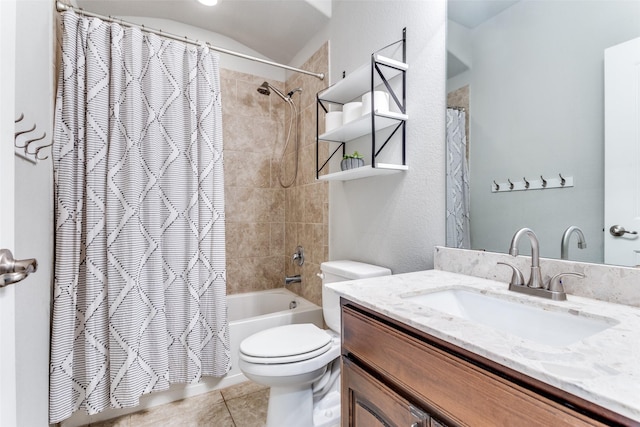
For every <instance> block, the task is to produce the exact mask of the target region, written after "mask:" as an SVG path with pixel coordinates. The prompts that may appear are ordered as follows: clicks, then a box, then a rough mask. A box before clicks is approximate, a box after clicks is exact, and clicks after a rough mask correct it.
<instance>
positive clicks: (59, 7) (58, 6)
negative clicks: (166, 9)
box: [56, 1, 324, 80]
mask: <svg viewBox="0 0 640 427" xmlns="http://www.w3.org/2000/svg"><path fill="white" fill-rule="evenodd" d="M56 10H57V11H58V12H65V11H67V10H73V11H74V12H76V13H78V14H80V15H84V16H89V17H91V18H99V19H102V20H103V21H106V22H115V23H117V24H120V25H124V26H126V27H133V28H137V29H139V30H141V31H145V32H147V33H151V34H155V35H157V36H160V37H165V38H168V39H172V40H177V41H181V42H184V43H188V44H193V45H196V46H201V45H202V44H203V43H204V44H206V45H207V47H209V49H211V50H215V51H216V52H220V53H226V54H227V55H232V56H237V57H239V58H243V59H248V60H249V61H255V62H260V63H262V64H266V65H271V66H273V67H279V68H284V69H285V70H289V71H294V72H296V73H302V74H307V75H309V76H313V77H316V78H318V79H320V80H324V73H314V72H313V71H307V70H302V69H300V68H295V67H290V66H288V65H284V64H279V63H277V62H273V61H268V60H266V59H262V58H257V57H255V56H250V55H246V54H244V53H240V52H235V51H233V50H229V49H225V48H222V47H218V46H213V45H212V44H210V43H209V42H200V41H198V40H192V39H190V38H188V37H186V36H185V37H180V36H177V35H175V34H171V33H167V32H165V31H162V30H156V29H153V28H149V27H146V26H144V25H138V24H134V23H132V22H127V21H124V20H122V19H119V18H114V17H112V16H104V15H99V14H97V13H93V12H88V11H86V10H84V9H82V8H79V7H74V6H71V5H68V4H64V3H62V2H60V1H56Z"/></svg>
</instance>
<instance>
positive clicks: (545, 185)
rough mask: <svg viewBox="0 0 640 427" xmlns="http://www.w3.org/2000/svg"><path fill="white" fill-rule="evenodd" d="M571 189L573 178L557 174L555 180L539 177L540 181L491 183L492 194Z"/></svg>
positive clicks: (494, 181) (523, 180)
mask: <svg viewBox="0 0 640 427" xmlns="http://www.w3.org/2000/svg"><path fill="white" fill-rule="evenodd" d="M568 187H573V177H572V176H563V175H562V174H561V173H559V174H558V177H557V178H545V177H544V176H543V175H540V179H527V178H526V177H523V178H522V180H521V181H511V179H510V178H507V180H506V182H504V181H503V182H500V181H496V180H495V179H494V180H493V182H492V183H491V192H492V193H505V192H506V193H508V192H510V191H530V190H548V189H550V188H568Z"/></svg>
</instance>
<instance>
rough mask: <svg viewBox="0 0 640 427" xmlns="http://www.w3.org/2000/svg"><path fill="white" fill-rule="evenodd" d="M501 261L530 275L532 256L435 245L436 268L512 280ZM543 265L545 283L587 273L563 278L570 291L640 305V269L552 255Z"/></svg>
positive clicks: (526, 276)
mask: <svg viewBox="0 0 640 427" xmlns="http://www.w3.org/2000/svg"><path fill="white" fill-rule="evenodd" d="M508 245H509V242H505V251H506V250H507V248H508ZM498 261H501V262H508V263H511V264H513V265H515V266H516V267H518V268H519V269H520V271H522V274H524V277H525V279H527V278H528V277H529V268H530V267H531V257H528V256H518V257H512V256H511V255H509V254H501V253H496V252H486V251H476V250H468V249H455V248H446V247H441V246H436V248H435V257H434V268H435V269H436V270H443V271H450V272H453V273H460V274H466V275H468V276H475V277H481V278H484V279H490V280H497V281H499V282H504V283H508V282H509V281H510V280H511V269H510V268H508V267H506V266H502V265H497V263H498ZM540 268H541V270H542V279H543V281H544V283H547V282H548V281H549V279H550V278H551V277H553V276H554V275H556V274H558V273H567V272H574V273H582V274H584V275H585V277H584V278H583V279H578V278H575V277H565V278H563V279H562V282H563V283H564V287H565V292H566V293H567V294H571V295H576V296H581V297H586V298H593V299H597V300H601V301H607V302H613V303H616V304H625V305H631V306H634V307H640V286H639V284H640V268H634V267H620V266H611V265H602V264H591V263H586V262H575V261H566V260H559V259H551V258H540Z"/></svg>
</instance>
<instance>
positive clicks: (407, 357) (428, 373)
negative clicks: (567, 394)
mask: <svg viewBox="0 0 640 427" xmlns="http://www.w3.org/2000/svg"><path fill="white" fill-rule="evenodd" d="M342 322H343V326H342V328H343V331H342V340H343V344H342V345H343V354H345V355H348V356H349V357H350V358H353V359H355V360H357V361H358V362H359V363H362V364H364V365H365V366H367V367H368V368H369V369H371V370H373V371H376V372H378V373H379V374H381V375H382V377H383V378H385V379H386V380H388V381H389V382H391V383H393V384H395V385H396V386H399V387H400V388H402V389H404V390H406V391H407V393H408V394H409V395H412V396H416V397H417V398H418V399H420V400H419V401H421V402H424V404H425V406H427V407H430V408H433V410H434V411H435V412H438V413H440V414H442V415H444V416H445V417H446V418H448V419H449V420H450V421H452V422H455V423H457V424H460V425H473V426H496V425H503V426H525V425H526V426H531V425H542V426H551V425H553V426H601V425H605V424H601V423H599V422H597V421H595V420H592V419H590V418H588V417H586V416H585V415H583V414H580V413H577V412H575V411H572V410H571V409H569V408H566V407H564V406H562V405H561V404H559V403H557V402H554V401H552V400H550V399H547V398H545V397H544V396H541V395H539V394H537V393H535V392H533V391H531V390H528V389H526V388H523V387H521V386H519V385H517V384H514V383H512V382H510V381H509V380H507V379H505V378H501V377H499V376H497V375H495V374H493V373H491V372H489V371H486V370H484V369H482V368H480V367H478V366H475V365H473V364H471V363H469V362H467V361H465V360H463V359H460V358H458V357H456V356H455V355H453V354H450V353H448V352H445V351H443V350H441V349H439V348H436V347H434V346H431V345H430V344H428V343H427V342H425V341H423V340H420V339H418V338H416V337H413V336H411V335H409V334H407V333H405V332H403V331H401V330H399V329H397V328H395V327H392V326H390V325H387V324H385V323H383V322H380V321H378V320H376V319H374V318H372V317H369V316H366V315H364V314H363V313H360V312H359V311H355V310H353V309H352V308H350V307H349V306H347V305H345V306H343V312H342Z"/></svg>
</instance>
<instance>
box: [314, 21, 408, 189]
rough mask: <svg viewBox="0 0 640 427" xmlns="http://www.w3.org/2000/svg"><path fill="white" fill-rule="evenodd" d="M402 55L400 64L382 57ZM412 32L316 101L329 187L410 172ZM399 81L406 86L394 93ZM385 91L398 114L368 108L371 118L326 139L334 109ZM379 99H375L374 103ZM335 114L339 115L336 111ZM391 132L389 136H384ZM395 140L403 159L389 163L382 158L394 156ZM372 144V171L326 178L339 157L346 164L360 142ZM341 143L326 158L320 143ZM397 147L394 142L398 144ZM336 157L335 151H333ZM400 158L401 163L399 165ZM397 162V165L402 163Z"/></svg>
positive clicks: (320, 163)
mask: <svg viewBox="0 0 640 427" xmlns="http://www.w3.org/2000/svg"><path fill="white" fill-rule="evenodd" d="M398 46H399V49H400V51H401V53H402V60H396V59H393V58H389V57H386V56H383V55H381V53H380V52H381V51H385V50H392V49H393V48H394V47H398ZM407 69H408V65H407V63H406V28H405V29H403V31H402V39H401V40H399V41H397V42H395V43H392V44H390V45H388V46H386V47H384V48H382V49H381V50H380V51H377V52H374V53H372V54H371V61H370V62H369V63H367V64H364V65H362V66H361V67H360V68H358V69H356V70H354V71H353V72H352V73H350V74H349V75H347V76H346V77H344V78H343V79H342V80H340V81H338V82H337V83H335V84H334V85H332V86H330V87H328V88H326V89H324V90H322V91H320V92H318V94H317V95H316V179H318V180H324V181H335V180H337V181H349V180H353V179H359V178H366V177H370V176H379V175H388V174H393V173H398V172H402V171H406V170H408V167H407V162H406V146H405V144H406V135H405V124H406V121H407V120H408V118H409V116H408V115H407V114H406V100H405V90H406V72H407ZM395 78H398V79H400V80H399V81H400V82H401V84H400V85H399V86H400V87H399V88H396V90H394V87H392V86H393V85H392V83H391V82H392V80H393V79H395ZM376 88H378V90H383V91H385V92H386V93H387V94H388V95H389V97H390V104H391V105H393V106H395V107H396V109H397V110H398V111H392V110H390V109H389V110H387V109H386V108H379V109H378V108H377V107H375V106H374V105H373V101H371V102H372V105H370V106H363V107H364V108H366V109H367V110H370V111H369V112H368V113H366V114H363V115H362V116H360V117H357V118H355V119H353V120H351V121H349V122H347V123H344V124H343V125H342V126H339V127H337V128H335V129H331V130H328V131H326V132H324V133H320V121H321V120H322V116H323V114H322V112H324V113H327V112H329V110H330V109H331V106H343V105H344V104H346V103H348V102H350V101H354V100H355V101H357V100H359V99H360V97H362V96H363V95H364V94H365V93H367V92H370V93H373V92H374V90H376ZM371 98H372V99H373V96H372V97H371ZM334 111H335V110H334ZM385 130H388V131H387V132H383V131H385ZM394 135H400V136H399V137H398V138H397V139H398V143H399V144H400V145H401V147H400V150H399V152H400V154H399V156H391V157H392V158H393V159H394V161H393V162H386V163H383V162H381V161H380V160H379V156H380V154H381V153H382V152H383V151H390V148H389V146H390V145H392V144H388V143H389V142H390V140H391V139H392V138H393V137H394ZM363 136H369V137H370V138H371V148H370V149H371V154H370V156H367V159H366V161H367V163H368V164H367V165H366V166H362V167H358V168H354V169H349V170H345V171H340V172H333V173H328V174H323V175H321V171H323V170H325V168H326V169H327V170H328V169H329V164H330V161H331V159H333V158H334V156H339V157H340V159H342V157H343V156H344V155H345V154H346V148H345V147H346V145H347V144H348V143H349V142H350V141H354V140H356V139H358V138H360V137H363ZM332 142H333V143H338V146H337V148H336V149H335V150H334V151H333V152H331V153H329V154H328V157H327V158H321V151H320V143H323V144H324V143H332ZM395 142H396V141H395V140H394V143H395ZM328 151H330V150H328ZM396 157H397V159H396ZM396 160H397V161H396Z"/></svg>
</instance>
